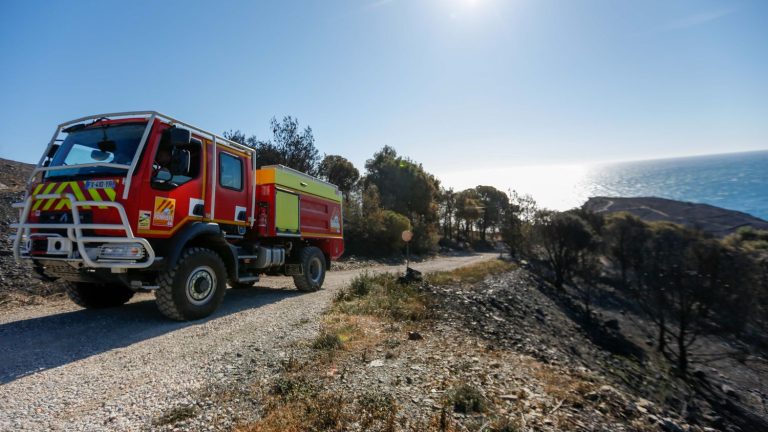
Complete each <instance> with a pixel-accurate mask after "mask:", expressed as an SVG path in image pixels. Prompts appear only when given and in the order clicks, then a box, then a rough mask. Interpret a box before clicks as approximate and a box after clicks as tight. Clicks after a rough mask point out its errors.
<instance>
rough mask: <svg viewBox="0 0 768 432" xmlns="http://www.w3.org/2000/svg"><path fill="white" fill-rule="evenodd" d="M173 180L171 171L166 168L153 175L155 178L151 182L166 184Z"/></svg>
mask: <svg viewBox="0 0 768 432" xmlns="http://www.w3.org/2000/svg"><path fill="white" fill-rule="evenodd" d="M171 179H173V174H171V171H170V170H169V169H167V168H160V169H159V170H157V172H156V173H155V177H154V178H153V179H152V181H156V182H158V183H168V182H169V181H171Z"/></svg>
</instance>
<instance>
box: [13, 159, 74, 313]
mask: <svg viewBox="0 0 768 432" xmlns="http://www.w3.org/2000/svg"><path fill="white" fill-rule="evenodd" d="M32 168H33V165H30V164H26V163H22V162H16V161H11V160H7V159H0V308H1V307H3V306H8V305H15V304H30V303H35V302H38V301H39V300H40V299H41V296H48V295H51V294H54V293H59V292H61V291H62V287H61V284H56V283H48V282H43V281H41V280H38V279H35V278H33V277H32V269H31V268H30V267H29V265H20V264H17V263H16V261H15V260H14V258H13V253H12V252H11V244H12V242H11V236H12V235H13V234H15V231H13V230H11V227H10V225H11V224H12V223H14V222H16V221H17V220H18V216H19V211H18V209H14V208H12V207H11V205H12V204H13V203H15V202H19V201H21V200H22V199H23V198H24V185H25V184H26V182H27V179H28V178H29V175H30V173H31V172H32Z"/></svg>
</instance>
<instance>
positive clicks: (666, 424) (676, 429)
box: [660, 417, 685, 432]
mask: <svg viewBox="0 0 768 432" xmlns="http://www.w3.org/2000/svg"><path fill="white" fill-rule="evenodd" d="M660 426H661V429H662V430H663V431H665V432H685V431H683V428H681V427H680V426H679V425H678V424H677V423H675V422H674V421H672V419H670V418H668V417H667V418H663V419H661V424H660Z"/></svg>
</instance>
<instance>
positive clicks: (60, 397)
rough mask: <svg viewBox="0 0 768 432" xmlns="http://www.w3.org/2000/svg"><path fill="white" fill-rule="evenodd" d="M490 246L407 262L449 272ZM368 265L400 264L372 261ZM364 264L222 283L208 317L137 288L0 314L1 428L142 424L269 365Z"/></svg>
mask: <svg viewBox="0 0 768 432" xmlns="http://www.w3.org/2000/svg"><path fill="white" fill-rule="evenodd" d="M495 256H496V255H495V254H476V255H470V256H457V257H441V258H438V259H435V260H432V261H426V262H423V263H419V264H418V265H414V267H415V268H417V269H418V270H421V271H423V272H432V271H442V270H451V269H454V268H457V267H461V266H465V265H468V264H473V263H476V262H479V261H483V260H488V259H493V258H494V257H495ZM367 270H368V271H375V272H382V271H390V272H394V271H402V270H403V266H399V267H395V266H376V267H371V268H369V269H367ZM362 271H364V270H349V271H340V272H329V273H328V275H327V277H326V280H325V286H324V289H323V290H321V291H318V292H315V293H306V294H304V293H300V292H298V291H296V290H295V289H294V288H293V281H292V280H291V279H290V278H287V277H280V278H278V277H271V278H264V279H262V281H261V282H260V283H259V286H258V288H253V289H248V290H228V292H227V295H226V297H225V299H224V303H223V305H222V307H221V308H220V309H219V310H218V311H217V312H216V313H215V314H214V315H213V316H212V317H210V318H208V319H206V320H201V321H195V322H187V323H179V322H172V321H168V320H167V319H165V318H163V317H162V316H161V315H160V313H159V312H158V311H157V309H156V307H155V304H154V297H153V296H152V295H151V294H141V295H137V296H135V297H134V299H132V300H131V302H130V303H129V304H127V305H126V306H124V307H121V308H117V309H110V310H83V309H80V308H79V307H77V306H75V305H73V304H71V303H69V302H66V301H63V300H61V301H53V302H48V303H46V304H44V305H37V306H29V307H19V308H16V309H10V310H5V311H2V312H0V314H2V315H0V430H4V431H5V430H146V429H150V428H152V422H153V420H154V419H156V418H157V416H158V415H160V414H161V413H163V412H165V411H166V410H168V409H170V408H172V407H176V406H179V405H180V404H183V403H185V402H186V401H188V400H189V398H190V395H192V394H193V393H194V392H196V391H199V390H201V389H204V388H206V387H207V386H210V385H212V384H215V385H222V384H226V382H227V381H228V380H231V379H232V377H234V376H237V375H238V374H241V373H242V371H243V370H244V369H246V368H248V369H249V370H259V369H260V368H263V369H265V370H266V369H268V368H270V367H272V366H273V365H274V364H275V362H279V361H280V359H281V358H283V357H284V356H285V355H286V354H285V351H286V349H289V347H290V345H291V344H292V343H294V342H296V341H298V340H302V339H307V338H311V337H312V336H313V335H314V334H315V332H317V330H318V326H319V324H318V322H319V317H320V315H321V313H322V312H323V310H324V309H325V308H327V307H328V305H329V304H330V302H331V300H332V298H333V295H334V293H335V292H337V291H338V290H339V289H341V288H342V287H344V286H345V285H346V284H347V283H348V282H349V281H350V280H351V279H352V278H354V277H355V276H356V275H357V274H359V273H361V272H362Z"/></svg>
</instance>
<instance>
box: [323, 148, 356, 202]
mask: <svg viewBox="0 0 768 432" xmlns="http://www.w3.org/2000/svg"><path fill="white" fill-rule="evenodd" d="M318 175H319V176H320V177H321V178H323V179H325V180H327V181H329V182H331V183H333V184H335V185H336V186H338V187H339V190H341V192H342V193H344V196H345V197H348V196H349V194H350V192H351V191H352V188H354V186H355V184H356V183H357V181H358V180H359V179H360V171H358V170H357V168H355V166H354V165H352V162H350V161H348V160H347V159H346V158H344V157H342V156H339V155H326V156H325V157H324V158H323V160H322V162H320V166H319V167H318Z"/></svg>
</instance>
